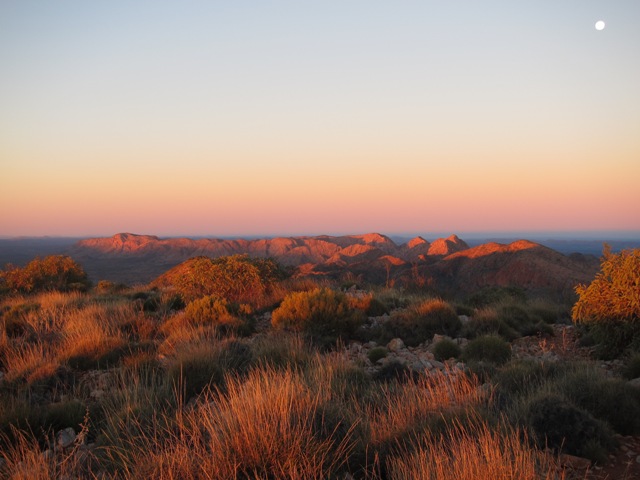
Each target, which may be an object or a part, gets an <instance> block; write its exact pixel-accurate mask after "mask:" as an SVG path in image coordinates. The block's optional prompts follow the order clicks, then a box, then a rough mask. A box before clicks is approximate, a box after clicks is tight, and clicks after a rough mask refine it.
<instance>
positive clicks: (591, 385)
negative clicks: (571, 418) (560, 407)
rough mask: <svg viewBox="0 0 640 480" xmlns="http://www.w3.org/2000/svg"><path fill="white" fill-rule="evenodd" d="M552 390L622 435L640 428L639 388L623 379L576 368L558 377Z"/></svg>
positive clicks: (631, 433)
mask: <svg viewBox="0 0 640 480" xmlns="http://www.w3.org/2000/svg"><path fill="white" fill-rule="evenodd" d="M555 390H556V391H559V392H561V393H563V394H564V395H565V396H566V397H567V398H568V399H569V400H571V401H572V402H573V403H574V404H575V405H577V406H578V407H581V408H583V409H585V410H586V411H588V412H589V413H590V414H591V415H593V416H594V417H595V418H598V419H599V420H603V421H605V422H607V423H608V424H609V425H611V427H613V429H614V430H615V431H616V432H618V433H620V434H622V435H633V434H636V433H639V432H640V392H638V390H637V389H635V388H633V387H631V386H630V385H627V384H626V382H625V381H623V380H620V379H611V378H606V377H604V376H603V375H602V374H600V372H597V371H592V370H577V371H573V372H567V374H566V375H565V376H564V378H562V379H559V380H558V382H557V383H556V385H555Z"/></svg>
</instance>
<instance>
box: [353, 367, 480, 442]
mask: <svg viewBox="0 0 640 480" xmlns="http://www.w3.org/2000/svg"><path fill="white" fill-rule="evenodd" d="M377 396H378V398H377V399H376V400H375V401H374V402H373V406H372V407H368V409H367V412H365V415H366V417H367V418H369V419H370V424H371V442H372V444H373V445H383V444H388V443H389V442H393V441H394V440H395V439H403V440H404V439H405V438H406V436H407V435H409V436H410V437H411V436H413V433H414V432H415V433H416V434H419V433H420V432H421V431H422V430H423V429H424V428H426V427H427V424H428V422H429V420H430V419H431V418H433V417H434V416H438V415H441V414H443V413H448V412H451V413H455V412H456V411H463V410H465V409H469V408H471V407H473V406H476V405H479V404H480V403H481V402H482V401H484V400H486V394H485V393H483V391H482V390H480V389H479V388H478V382H477V380H476V379H475V378H474V377H469V376H464V375H454V374H453V372H451V371H445V372H434V373H432V374H430V375H421V376H420V377H418V380H417V381H416V382H415V383H414V382H407V383H404V384H402V385H397V384H393V383H392V384H385V385H382V386H381V387H380V390H379V391H378V393H377Z"/></svg>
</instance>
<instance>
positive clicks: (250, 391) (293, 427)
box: [110, 367, 355, 480]
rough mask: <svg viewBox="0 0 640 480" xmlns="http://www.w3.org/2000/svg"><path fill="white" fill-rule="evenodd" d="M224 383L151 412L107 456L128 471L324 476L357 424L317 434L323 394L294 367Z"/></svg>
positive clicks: (339, 459)
mask: <svg viewBox="0 0 640 480" xmlns="http://www.w3.org/2000/svg"><path fill="white" fill-rule="evenodd" d="M225 385H226V387H225V389H224V392H223V391H222V390H216V391H210V392H208V393H205V394H204V396H203V397H202V398H201V399H200V401H199V402H198V404H197V405H196V406H195V407H194V408H193V409H183V408H179V409H178V410H177V411H176V413H175V416H174V417H173V418H172V419H170V420H169V419H166V418H165V419H161V418H156V419H155V422H154V425H153V427H152V428H148V429H146V430H145V431H144V433H141V434H140V435H139V436H138V437H134V438H131V439H130V442H129V444H127V445H125V446H124V448H121V449H117V450H111V451H110V454H111V456H112V458H113V459H114V460H115V462H116V463H118V464H120V465H122V468H123V470H124V472H126V475H127V476H132V477H135V478H141V477H143V476H150V477H153V478H183V479H190V478H211V479H214V478H216V479H218V478H238V477H239V478H274V479H280V478H282V479H285V478H286V479H301V480H302V479H324V478H331V477H332V476H333V475H334V474H336V472H337V471H339V469H340V468H341V467H342V466H343V465H344V464H345V463H346V462H347V460H348V457H349V453H350V450H351V448H352V445H353V444H352V433H353V429H354V428H355V424H351V425H346V426H345V427H346V429H341V432H344V433H343V434H341V435H338V428H337V427H338V426H336V427H334V428H332V429H329V430H328V431H327V432H326V434H324V435H323V434H320V433H319V432H321V431H322V430H323V428H322V427H323V422H324V421H325V419H324V412H323V407H324V405H325V400H326V398H323V395H322V394H321V393H319V392H314V391H312V390H311V389H310V388H309V387H308V386H307V385H306V384H305V382H304V378H303V376H302V374H301V373H300V372H298V371H295V370H291V369H285V370H275V369H273V368H271V367H265V368H260V369H255V370H253V371H252V372H250V373H249V374H248V376H247V377H246V378H240V377H238V376H230V377H227V379H226V382H225ZM326 391H327V392H330V390H326ZM141 430H142V429H141Z"/></svg>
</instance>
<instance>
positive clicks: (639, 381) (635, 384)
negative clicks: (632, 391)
mask: <svg viewBox="0 0 640 480" xmlns="http://www.w3.org/2000/svg"><path fill="white" fill-rule="evenodd" d="M627 383H628V384H629V385H631V386H632V387H635V388H640V377H638V378H634V379H633V380H629V381H628V382H627Z"/></svg>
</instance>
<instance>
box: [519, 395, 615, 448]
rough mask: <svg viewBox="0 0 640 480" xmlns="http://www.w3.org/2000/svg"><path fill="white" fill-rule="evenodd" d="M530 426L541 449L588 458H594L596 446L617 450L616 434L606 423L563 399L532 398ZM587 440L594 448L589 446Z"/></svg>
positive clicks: (528, 411)
mask: <svg viewBox="0 0 640 480" xmlns="http://www.w3.org/2000/svg"><path fill="white" fill-rule="evenodd" d="M526 422H527V426H528V428H529V429H530V431H531V432H532V433H533V435H534V437H535V440H536V442H537V444H538V446H539V447H540V448H545V447H550V448H553V449H554V450H556V451H564V452H567V453H570V454H572V455H578V456H581V457H584V456H587V455H590V454H593V452H594V445H597V446H600V447H602V448H603V449H606V450H608V449H611V448H612V447H613V446H614V439H613V433H612V432H611V430H610V429H609V428H608V427H607V426H606V425H605V424H604V423H602V422H600V421H598V420H596V419H595V418H594V417H593V416H592V415H591V414H590V413H589V412H587V411H586V410H583V409H581V408H578V407H576V406H575V405H574V404H572V403H571V402H569V401H568V400H567V399H566V398H565V397H563V396H561V395H557V394H552V393H542V394H540V395H538V396H536V397H534V398H532V399H531V400H530V402H529V404H528V406H527V410H526ZM585 439H590V440H591V441H592V444H590V445H586V443H585ZM592 460H599V458H592Z"/></svg>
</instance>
